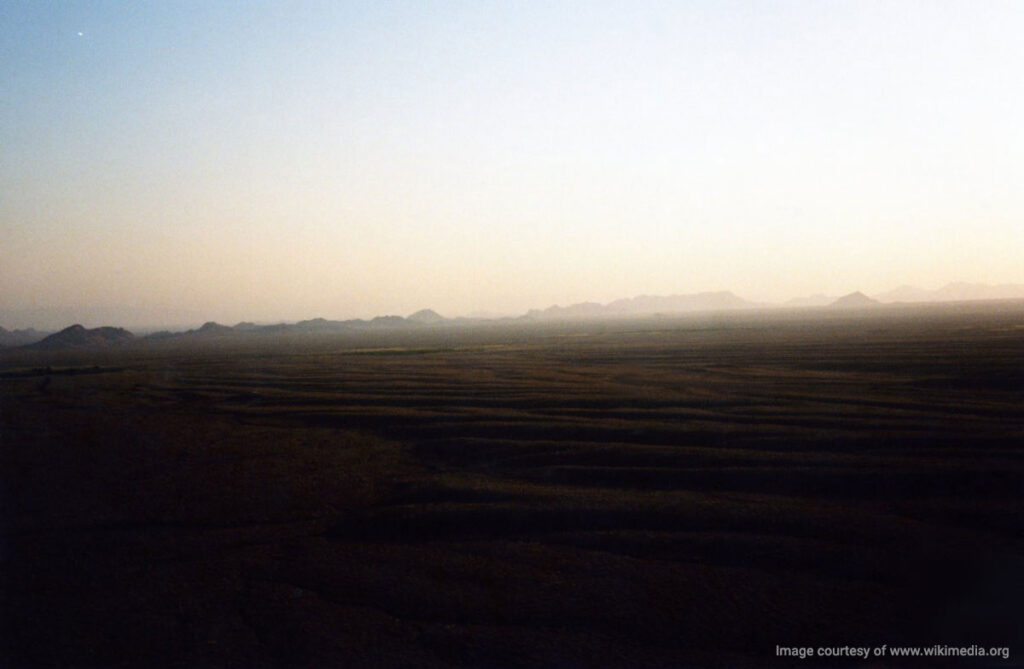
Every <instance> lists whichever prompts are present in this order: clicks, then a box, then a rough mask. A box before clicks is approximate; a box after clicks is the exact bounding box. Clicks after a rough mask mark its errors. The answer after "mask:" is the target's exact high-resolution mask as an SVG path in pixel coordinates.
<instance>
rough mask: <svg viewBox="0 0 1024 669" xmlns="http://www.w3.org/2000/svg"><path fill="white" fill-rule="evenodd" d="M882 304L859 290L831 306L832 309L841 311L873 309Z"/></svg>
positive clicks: (844, 296)
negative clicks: (863, 308) (862, 308)
mask: <svg viewBox="0 0 1024 669" xmlns="http://www.w3.org/2000/svg"><path fill="white" fill-rule="evenodd" d="M879 304H881V302H879V301H878V300H873V299H871V298H870V297H868V296H867V295H865V294H864V293H862V292H860V291H859V290H858V291H857V292H855V293H850V294H849V295H843V296H842V297H840V298H839V299H838V300H836V301H835V302H833V303H832V304H830V305H829V306H830V307H836V308H839V309H859V308H861V307H873V306H877V305H879Z"/></svg>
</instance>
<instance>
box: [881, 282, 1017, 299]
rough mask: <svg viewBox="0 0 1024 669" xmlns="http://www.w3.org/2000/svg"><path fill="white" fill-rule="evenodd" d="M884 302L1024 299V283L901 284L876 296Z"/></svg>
mask: <svg viewBox="0 0 1024 669" xmlns="http://www.w3.org/2000/svg"><path fill="white" fill-rule="evenodd" d="M876 297H877V298H878V299H879V300H880V301H882V302H969V301H973V300H1015V299H1024V285H1020V284H1002V285H999V286H990V285H987V284H983V283H963V282H956V283H948V284H946V285H945V286H943V287H942V288H937V289H935V290H925V289H922V288H915V287H913V286H900V287H899V288H896V289H894V290H890V291H888V292H885V293H881V294H880V295H877V296H876Z"/></svg>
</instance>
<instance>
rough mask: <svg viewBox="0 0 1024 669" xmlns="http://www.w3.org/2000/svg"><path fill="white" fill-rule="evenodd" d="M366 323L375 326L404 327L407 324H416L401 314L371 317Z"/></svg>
mask: <svg viewBox="0 0 1024 669" xmlns="http://www.w3.org/2000/svg"><path fill="white" fill-rule="evenodd" d="M368 325H370V326H372V327H375V328H395V327H399V328H400V327H405V326H407V325H416V323H414V322H412V321H408V320H406V319H404V318H402V317H401V316H377V317H376V318H374V319H372V320H371V321H370V322H369V323H368Z"/></svg>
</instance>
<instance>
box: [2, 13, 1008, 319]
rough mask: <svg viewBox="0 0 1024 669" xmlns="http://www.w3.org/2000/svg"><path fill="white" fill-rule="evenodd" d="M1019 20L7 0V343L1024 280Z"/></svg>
mask: <svg viewBox="0 0 1024 669" xmlns="http://www.w3.org/2000/svg"><path fill="white" fill-rule="evenodd" d="M1022 31H1024V6H1022V5H1020V4H1018V3H1010V2H1005V3H1001V2H991V3H985V4H980V5H979V4H974V3H972V4H968V3H966V2H958V3H954V2H900V3H862V2H856V3H854V2H848V3H832V4H829V5H823V4H820V3H811V2H784V3H771V4H769V3H763V4H757V3H744V2H735V3H733V2H724V3H723V2H697V3H688V4H682V3H642V4H641V5H638V6H635V5H632V4H630V5H628V6H626V5H621V4H615V3H605V2H588V3H557V4H556V3H551V4H547V3H545V4H538V5H537V6H511V5H504V4H502V5H485V4H483V3H448V2H445V3H430V4H429V5H428V4H426V3H387V2H384V3H365V4H342V3H310V4H303V5H301V6H298V7H294V6H291V5H288V6H284V5H278V4H274V3H255V4H250V3H218V4H216V5H214V4H212V3H201V2H182V3H173V4H168V5H166V6H163V5H154V6H130V5H128V6H125V5H115V4H108V3H75V2H68V3H59V4H53V5H43V4H39V3H17V2H11V3H6V4H4V5H3V6H2V7H0V40H2V41H0V49H2V53H3V56H4V61H5V63H6V64H7V67H5V68H4V69H3V71H2V72H0V100H2V103H0V146H2V147H3V158H2V160H0V184H2V192H0V286H2V287H3V288H2V290H0V325H2V326H4V327H7V328H11V327H23V326H25V325H33V324H34V325H35V326H36V327H55V325H54V324H53V323H50V322H44V320H45V319H44V316H42V315H40V316H39V319H40V320H39V322H37V323H25V322H23V321H21V322H18V321H16V320H12V319H16V318H22V317H25V314H30V313H36V314H51V315H53V314H64V315H65V316H66V315H75V314H80V316H79V317H78V318H75V319H74V320H77V321H90V320H91V318H92V317H91V314H103V315H104V318H105V319H109V320H111V321H114V320H116V322H112V323H111V324H115V325H124V326H126V327H129V326H133V325H149V324H154V325H155V324H159V323H161V322H162V323H168V324H171V323H179V322H192V321H193V319H194V318H196V317H198V318H200V319H201V321H202V320H216V321H219V322H225V323H234V322H238V321H241V320H252V321H280V320H286V321H288V320H301V319H304V318H312V317H316V316H322V317H325V318H337V319H346V318H367V317H372V316H376V315H382V314H392V313H393V314H402V315H406V314H409V313H412V312H414V311H417V310H419V309H422V308H432V309H435V310H436V311H438V312H440V313H442V314H445V315H446V316H455V315H464V314H469V313H472V312H477V311H487V312H499V313H523V312H525V311H527V310H528V309H530V308H544V307H546V306H550V305H552V304H562V305H566V304H571V303H576V302H584V301H596V302H602V303H606V302H610V301H612V300H615V299H618V298H624V297H630V296H634V295H639V294H653V295H669V294H685V293H697V292H703V291H717V290H730V291H732V292H734V293H736V294H737V295H740V296H742V297H744V298H747V299H751V300H756V301H784V300H786V299H789V298H792V297H798V296H804V295H811V294H815V293H826V294H830V295H842V294H846V293H850V292H853V291H855V290H860V291H863V292H865V293H867V294H869V295H871V294H875V293H879V292H883V291H886V290H890V289H893V288H895V287H897V286H900V285H907V284H909V285H917V286H921V287H924V288H935V287H938V286H940V285H943V284H946V283H949V282H951V281H969V282H978V283H989V284H1007V283H1024V269H1022V265H1021V263H1020V260H1019V258H1020V254H1021V251H1022V250H1024V193H1022V192H1021V190H1020V188H1019V184H1020V183H1022V182H1024V128H1022V127H1021V125H1020V123H1019V122H1018V119H1019V118H1022V117H1024V93H1022V90H1024V89H1022V88H1021V87H1020V86H1019V85H1017V84H1018V80H1019V78H1020V65H1019V64H1020V63H1021V62H1024V47H1022V46H1021V45H1020V41H1019V34H1020V33H1021V32H1022ZM17 314H21V315H22V316H15V315H17ZM54 318H56V316H54ZM201 321H200V322H201ZM64 324H65V325H67V324H70V323H67V322H65V323H64ZM97 324H100V323H95V322H94V323H93V325H97ZM103 324H106V323H103Z"/></svg>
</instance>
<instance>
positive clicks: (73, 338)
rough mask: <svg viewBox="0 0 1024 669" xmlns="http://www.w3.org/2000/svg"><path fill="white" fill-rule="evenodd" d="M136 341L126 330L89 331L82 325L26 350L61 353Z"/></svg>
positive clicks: (62, 331) (70, 328)
mask: <svg viewBox="0 0 1024 669" xmlns="http://www.w3.org/2000/svg"><path fill="white" fill-rule="evenodd" d="M134 339H135V335H133V334H132V333H131V332H128V331H127V330H125V329H124V328H114V327H101V328H93V329H91V330H89V329H87V328H85V327H83V326H81V325H72V326H71V327H69V328H64V329H63V330H61V331H60V332H57V333H54V334H52V335H50V336H49V337H46V338H45V339H43V340H42V341H39V342H36V343H35V344H30V345H28V346H26V347H25V348H30V349H35V350H40V351H59V350H64V349H74V348H94V347H103V346H116V345H119V344H124V343H125V342H129V341H133V340H134Z"/></svg>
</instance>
